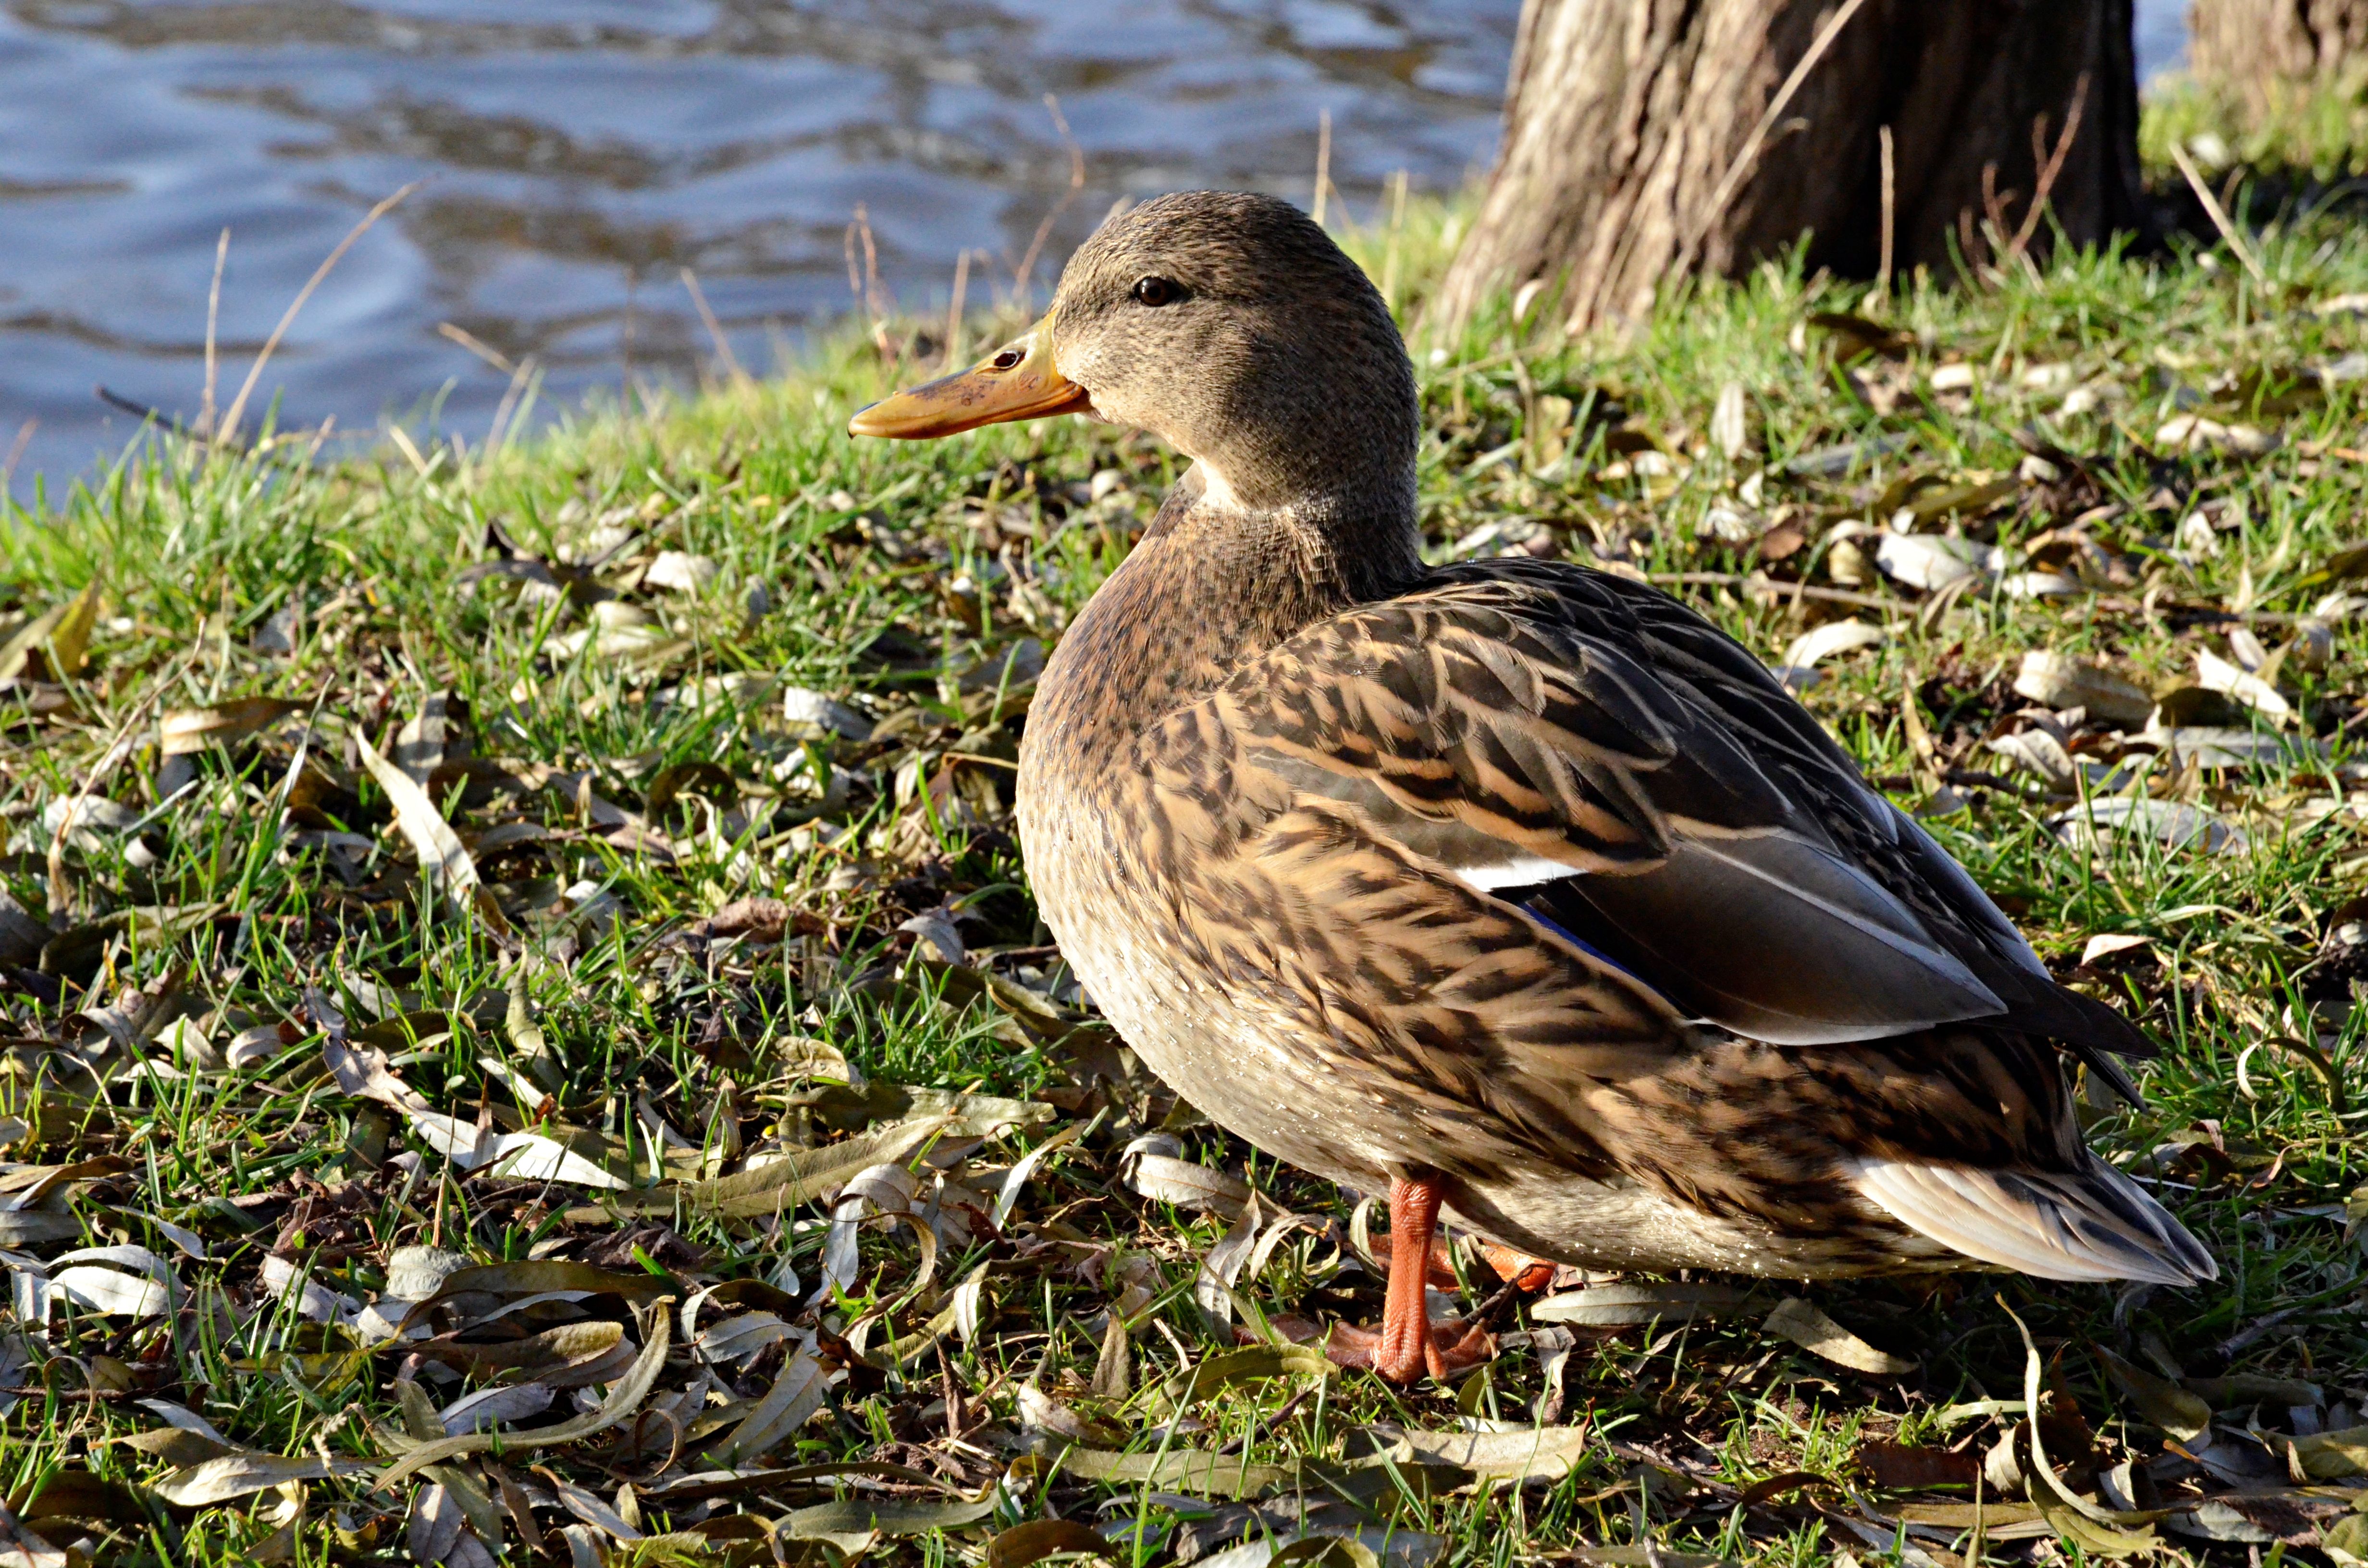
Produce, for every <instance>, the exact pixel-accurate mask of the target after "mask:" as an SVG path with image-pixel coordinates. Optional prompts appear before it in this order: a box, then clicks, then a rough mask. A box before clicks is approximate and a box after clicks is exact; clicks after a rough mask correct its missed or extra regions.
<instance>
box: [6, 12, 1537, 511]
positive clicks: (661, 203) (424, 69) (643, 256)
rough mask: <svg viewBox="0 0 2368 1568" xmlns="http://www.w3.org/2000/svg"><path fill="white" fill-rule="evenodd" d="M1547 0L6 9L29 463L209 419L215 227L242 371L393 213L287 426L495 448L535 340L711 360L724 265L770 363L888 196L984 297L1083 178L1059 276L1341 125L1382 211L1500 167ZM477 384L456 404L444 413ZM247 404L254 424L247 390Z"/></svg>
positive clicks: (12, 272) (275, 385) (236, 371)
mask: <svg viewBox="0 0 2368 1568" xmlns="http://www.w3.org/2000/svg"><path fill="white" fill-rule="evenodd" d="M1519 9H1520V6H1519V0H1356V3H1351V0H1182V3H1177V0H1094V3H1091V4H1084V3H1080V0H901V3H899V0H822V3H809V4H802V5H801V4H779V3H771V4H768V3H764V0H568V3H566V4H558V3H551V0H544V3H534V0H190V3H179V4H169V3H157V0H11V3H10V4H9V5H8V6H6V9H5V10H0V456H5V454H6V450H7V449H8V448H9V446H10V444H11V443H12V441H13V440H15V439H16V438H17V436H18V434H19V433H20V432H21V431H22V430H23V429H24V427H25V426H26V424H27V422H28V421H32V422H35V423H34V424H33V425H32V427H31V434H30V436H29V439H28V445H27V446H26V449H25V450H24V451H23V452H22V453H21V454H20V456H19V460H18V462H17V483H16V489H17V493H18V494H20V495H21V494H24V493H25V491H26V488H27V476H28V475H30V474H32V473H34V472H37V471H38V472H46V473H47V475H48V476H49V482H50V483H51V484H52V485H55V484H56V483H58V481H60V480H61V479H63V478H67V477H71V476H73V475H76V474H80V473H84V472H88V471H89V469H90V466H91V464H92V463H93V461H94V460H95V459H97V458H101V457H105V456H111V455H112V454H114V453H115V452H118V451H120V449H121V448H122V446H123V444H124V443H125V442H126V441H127V440H129V439H130V438H131V436H132V434H133V433H134V432H135V431H136V430H137V428H138V426H139V423H140V422H139V419H138V418H137V417H136V416H134V415H125V414H122V413H120V412H117V411H114V410H111V409H109V408H108V406H107V405H105V404H104V403H101V402H100V401H99V400H98V399H97V397H96V396H95V395H94V394H93V387H94V385H95V384H98V383H104V384H105V385H106V386H107V387H108V388H109V389H111V390H112V391H113V392H117V393H119V394H120V395H121V396H123V397H125V398H128V399H130V400H132V401H134V402H137V403H142V404H147V405H150V406H154V407H155V408H158V409H160V410H163V411H164V412H165V413H166V414H169V415H178V416H181V417H184V418H187V417H192V416H194V415H195V414H196V412H197V409H198V407H199V397H200V392H201V388H202V386H203V382H204V371H203V359H204V343H205V329H206V309H207V294H208V289H209V284H210V281H211V276H212V272H213V264H214V252H215V243H216V240H217V237H218V236H219V234H220V233H221V231H222V229H223V228H225V227H227V228H228V229H229V230H230V248H229V261H228V265H227V267H226V269H225V271H224V273H223V277H222V305H221V324H220V327H219V336H220V340H221V343H222V364H223V369H222V381H223V387H222V394H221V396H222V401H223V402H225V403H226V402H227V401H228V400H229V398H230V397H231V395H232V393H233V391H234V389H235V387H236V385H237V383H238V381H239V380H240V379H241V378H243V376H244V375H245V369H246V366H247V364H248V362H249V361H250V359H251V358H253V356H254V354H255V352H256V349H257V348H258V347H260V346H261V344H262V342H263V340H264V339H265V338H266V337H267V336H268V335H269V333H270V332H271V329H272V327H273V324H275V323H276V322H277V321H278V319H279V314H280V312H281V311H282V310H283V309H285V307H286V306H287V304H288V303H289V301H290V300H291V299H292V298H293V297H294V296H295V294H296V292H297V290H299V289H300V288H301V287H302V284H303V282H304V279H305V278H307V277H308V276H309V275H310V274H311V272H312V271H313V267H315V266H316V265H317V264H318V263H319V262H320V261H321V259H322V258H323V257H324V256H326V255H327V254H328V253H329V251H330V250H331V249H332V248H333V247H334V246H335V245H336V244H337V242H338V240H339V239H340V238H341V237H342V236H343V235H344V234H345V233H346V232H347V229H349V228H350V227H351V226H352V225H353V223H354V222H355V221H356V220H357V219H358V218H359V216H360V215H361V214H362V213H363V212H364V211H366V210H368V209H369V207H370V204H371V203H372V202H373V201H375V200H376V199H379V198H381V197H382V196H385V195H386V194H388V193H389V192H391V191H393V190H394V189H395V188H396V187H400V186H402V185H404V183H406V182H408V181H412V180H424V181H426V182H427V183H426V184H425V185H423V186H422V187H421V188H420V189H419V190H418V191H417V192H416V194H414V195H413V196H412V197H411V198H410V199H408V200H407V201H406V202H405V203H404V205H403V206H402V207H400V208H398V209H397V210H395V211H394V212H393V214H391V215H390V216H389V217H388V218H387V219H386V220H385V221H384V222H381V224H380V225H379V227H378V228H377V229H375V230H374V231H373V232H371V233H369V234H367V235H365V236H364V237H363V238H362V239H361V240H360V241H359V242H358V243H357V244H355V245H354V247H353V248H352V250H351V251H350V252H349V253H348V254H347V256H346V257H345V259H344V260H343V262H342V263H341V264H340V265H339V266H338V267H337V269H336V272H335V273H334V274H332V275H331V277H330V278H328V280H327V281H326V282H325V283H324V284H323V285H322V287H321V289H320V290H319V291H318V292H317V293H316V294H314V295H313V299H312V301H311V302H310V303H309V304H308V305H307V307H306V308H305V310H304V312H303V314H302V316H301V317H300V318H299V320H298V322H297V324H296V326H295V328H294V330H293V331H292V332H291V333H290V335H289V337H288V339H287V341H286V342H285V343H284V344H282V346H281V347H280V348H279V352H278V354H277V355H276V356H275V358H273V359H272V361H271V363H270V366H269V368H268V371H267V373H266V376H265V378H264V382H263V386H262V388H261V391H260V392H259V394H258V397H259V398H260V397H266V396H268V395H269V394H270V393H272V392H279V394H280V396H281V399H282V402H281V409H282V413H281V419H282V423H283V424H287V425H305V426H313V425H317V424H318V423H319V422H320V421H321V420H323V419H324V418H325V417H328V416H331V415H334V416H335V417H336V421H337V424H338V427H339V428H340V429H345V430H358V431H361V432H368V431H370V430H371V429H373V428H375V427H376V426H378V425H379V423H380V422H381V419H383V418H385V417H388V416H397V417H403V418H405V419H415V418H419V417H422V416H424V415H427V413H428V412H429V411H430V410H431V409H434V410H435V413H436V417H437V419H438V421H439V422H440V426H441V427H442V428H444V429H447V430H450V431H455V432H458V433H460V434H462V435H464V436H466V437H469V438H470V439H472V440H474V439H477V438H479V437H482V436H483V435H484V432H485V431H486V429H487V427H488V426H489V423H490V421H491V420H492V418H493V415H494V414H495V409H496V406H497V405H498V403H500V400H501V398H502V396H503V394H504V392H506V391H507V388H508V385H509V378H508V377H507V376H506V375H504V374H503V373H501V372H500V371H499V370H497V369H494V368H493V367H492V366H490V365H489V364H487V363H485V362H484V361H483V360H481V359H480V358H477V357H476V356H474V355H472V353H471V352H469V351H468V350H467V349H465V348H463V347H461V346H460V345H458V344H456V343H455V342H453V341H451V340H450V338H448V337H447V336H445V335H442V334H440V333H439V332H438V327H439V324H444V323H450V324H454V325H456V326H458V327H460V328H461V329H462V330H464V331H466V332H467V333H469V334H471V335H473V336H474V337H475V338H477V339H478V340H480V341H481V342H483V343H484V344H485V345H487V346H488V347H490V348H492V349H493V350H494V351H495V352H496V353H498V354H500V355H501V356H503V357H504V358H507V359H509V360H512V361H517V360H519V359H522V358H525V357H527V356H529V355H530V356H532V357H533V358H535V360H536V361H537V362H538V363H539V364H540V365H541V366H542V367H543V368H544V369H545V370H546V372H547V374H548V378H549V380H548V383H547V384H548V387H549V396H550V397H551V398H552V400H553V401H558V402H564V401H568V400H571V399H573V398H575V397H576V396H578V395H580V394H582V393H583V392H586V390H588V389H592V388H596V387H604V386H605V387H608V388H610V389H614V388H616V387H617V386H618V385H619V384H620V382H621V381H622V380H623V378H624V377H625V376H626V374H627V373H628V369H629V368H630V370H631V373H632V374H633V375H634V376H635V377H637V378H640V379H643V380H645V381H684V380H687V379H689V378H691V377H693V376H695V375H696V374H698V373H699V371H700V369H701V368H702V367H705V366H712V363H713V351H712V347H711V345H710V338H709V335H708V333H707V331H706V329H705V328H704V327H703V326H702V325H701V324H700V320H699V317H698V315H697V313H696V312H695V310H694V308H693V306H692V301H691V299H690V296H689V291H688V290H687V289H686V288H685V285H684V283H683V281H682V279H681V276H680V274H681V271H682V269H683V268H685V267H689V268H690V269H692V271H693V272H694V273H695V274H696V276H697V278H698V279H699V281H700V285H701V287H702V288H703V290H704V291H705V294H706V298H707V301H708V302H709V304H710V305H711V306H712V308H713V310H714V312H715V313H716V314H717V316H718V317H719V318H720V319H721V321H722V323H723V328H724V331H725V332H726V334H727V335H728V336H729V338H730V341H731V343H732V347H733V348H734V352H735V353H736V355H737V356H738V358H739V359H740V360H741V361H742V362H743V363H744V364H746V365H747V366H748V367H749V368H751V369H757V370H759V371H761V370H763V369H767V368H769V367H770V366H772V365H774V364H775V363H777V362H778V360H779V358H780V355H781V353H782V352H783V350H784V348H785V347H788V346H791V345H793V344H794V342H795V340H796V339H797V337H798V335H799V334H800V332H801V330H802V329H803V328H805V327H806V326H808V325H809V324H814V323H816V322H818V321H825V320H828V319H831V318H833V317H836V316H837V315H838V314H840V313H842V312H845V311H846V309H847V308H848V304H849V302H850V296H849V293H848V278H847V266H846V261H845V240H846V232H847V225H848V220H849V217H850V215H851V214H852V213H853V211H854V210H855V208H856V207H857V205H858V204H859V203H861V204H864V206H865V207H866V208H867V210H868V212H869V214H870V220H871V227H872V230H873V232H874V234H875V236H876V242H877V246H878V256H879V267H880V271H881V275H882V279H883V281H884V282H885V284H886V285H887V286H888V287H889V288H891V289H893V290H894V291H895V293H896V295H897V297H898V298H899V299H900V300H902V301H906V302H908V303H912V304H916V305H917V304H920V303H922V302H924V301H943V300H944V299H945V297H946V295H947V293H948V291H949V288H950V284H951V275H952V271H953V267H954V259H955V256H956V255H957V253H959V252H960V251H961V250H962V249H963V248H964V247H978V248H980V249H983V250H984V251H985V252H987V253H989V255H990V256H992V257H993V258H994V259H993V261H992V263H991V264H990V263H988V262H987V261H985V260H981V261H979V262H978V263H976V277H975V281H974V282H973V293H972V295H971V298H972V299H973V300H978V299H980V298H981V297H982V296H983V295H984V294H985V286H986V285H987V283H988V282H989V275H990V274H993V275H995V276H997V277H999V278H1001V280H1002V282H1003V284H1004V285H1005V286H1006V287H1008V284H1009V281H1010V269H1011V267H1012V266H1013V264H1014V263H1016V262H1017V261H1018V259H1019V257H1020V256H1022V254H1023V253H1024V252H1025V251H1026V250H1027V248H1028V245H1029V243H1030V239H1031V237H1032V236H1033V235H1034V233H1035V232H1036V229H1037V226H1038V224H1039V223H1040V222H1042V219H1043V217H1044V215H1045V214H1046V213H1047V212H1048V211H1050V210H1052V209H1053V207H1054V205H1055V204H1056V203H1057V202H1058V201H1059V200H1060V199H1061V198H1062V196H1063V194H1064V190H1065V188H1066V187H1067V185H1068V180H1069V171H1070V161H1069V154H1068V153H1067V151H1066V149H1065V147H1064V142H1063V141H1062V138H1061V135H1060V133H1059V131H1057V130H1056V129H1055V127H1054V123H1053V117H1052V115H1051V113H1050V112H1049V111H1048V110H1047V108H1045V106H1044V104H1043V102H1042V99H1043V97H1044V95H1045V94H1047V93H1052V94H1054V95H1056V96H1057V98H1058V101H1059V105H1060V108H1061V111H1062V113H1063V114H1064V115H1065V117H1066V119H1067V123H1068V125H1069V127H1070V129H1071V131H1073V132H1074V134H1075V137H1076V143H1077V145H1078V147H1079V148H1080V149H1081V150H1082V153H1083V155H1084V159H1085V166H1086V176H1087V180H1086V187H1085V189H1084V190H1083V191H1082V192H1080V193H1079V194H1078V195H1077V196H1076V199H1074V200H1072V201H1071V202H1070V203H1069V205H1068V206H1067V207H1066V209H1065V210H1064V211H1063V213H1062V216H1061V218H1060V220H1059V222H1057V223H1056V224H1055V225H1054V228H1053V234H1052V236H1051V238H1050V240H1049V242H1048V244H1047V248H1046V254H1045V257H1044V261H1043V263H1042V264H1041V265H1040V266H1039V267H1038V268H1037V272H1036V277H1037V278H1038V280H1039V281H1040V282H1043V281H1048V280H1049V276H1050V274H1051V273H1052V272H1053V271H1056V270H1057V268H1058V266H1059V263H1060V259H1061V258H1062V257H1063V256H1065V255H1066V254H1067V252H1068V250H1069V248H1070V247H1071V246H1072V245H1074V244H1076V241H1077V240H1078V239H1080V238H1082V237H1083V235H1084V234H1085V233H1087V231H1088V230H1089V229H1091V227H1092V226H1093V224H1094V223H1095V222H1097V221H1098V220H1099V217H1100V216H1101V214H1102V213H1103V212H1104V211H1106V210H1108V209H1109V207H1110V203H1111V202H1112V201H1113V200H1114V199H1117V198H1119V197H1120V196H1122V195H1144V194H1150V193H1155V192H1157V191H1161V190H1167V189H1172V188H1176V187H1190V186H1231V187H1254V188H1262V189H1269V190H1273V191H1276V192H1278V193H1280V194H1283V195H1287V196H1292V197H1295V198H1297V199H1300V200H1302V201H1304V200H1305V199H1307V198H1308V196H1309V194H1310V193H1311V190H1312V186H1313V179H1314V173H1315V160H1316V142H1317V126H1318V119H1319V116H1320V115H1321V114H1322V113H1323V112H1324V111H1326V110H1328V111H1329V112H1330V114H1331V116H1332V120H1333V127H1334V136H1335V140H1334V151H1333V159H1332V173H1333V178H1334V180H1335V181H1336V182H1337V183H1338V186H1339V187H1340V188H1341V189H1342V191H1343V192H1344V193H1345V195H1346V197H1347V199H1348V200H1349V205H1350V209H1351V210H1352V211H1353V212H1355V213H1356V214H1357V215H1358V216H1360V218H1362V217H1367V216H1370V215H1371V212H1372V210H1373V208H1374V206H1375V204H1376V203H1377V202H1379V201H1380V200H1381V199H1382V197H1383V191H1384V189H1385V182H1386V181H1388V180H1389V178H1390V177H1391V176H1392V174H1393V173H1394V171H1395V170H1397V169H1400V168H1403V169H1406V171H1407V172H1408V174H1409V176H1410V177H1411V179H1412V180H1413V182H1414V183H1415V185H1416V186H1417V187H1418V188H1419V187H1452V186H1453V185H1455V184H1457V183H1458V182H1460V181H1462V180H1463V179H1464V178H1466V177H1467V176H1468V175H1469V174H1470V173H1471V172H1472V171H1474V169H1475V168H1478V167H1481V166H1483V165H1486V161H1487V159H1488V157H1489V155H1490V153H1491V151H1492V149H1493V148H1494V145H1495V142H1496V135H1497V116H1498V108H1499V98H1500V95H1501V93H1502V90H1503V84H1504V76H1505V69H1506V64H1507V62H1508V58H1509V55H1510V52H1511V41H1512V33H1513V27H1514V23H1515V20H1516V18H1517V17H1518V14H1519ZM438 400H440V408H437V406H436V405H437V404H438ZM249 423H250V426H251V425H252V417H251V416H250V421H249Z"/></svg>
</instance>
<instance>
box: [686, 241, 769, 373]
mask: <svg viewBox="0 0 2368 1568" xmlns="http://www.w3.org/2000/svg"><path fill="white" fill-rule="evenodd" d="M682 286H683V287H684V288H686V289H688V290H690V302H691V303H692V304H693V305H695V306H697V307H698V309H699V319H700V321H702V322H704V323H705V324H707V335H708V336H710V337H712V338H713V339H714V340H715V356H716V358H719V359H721V360H723V373H724V374H725V375H727V376H730V377H731V378H732V384H733V385H734V386H738V387H753V386H755V385H756V384H757V381H756V378H755V377H753V376H751V375H749V374H748V372H747V371H746V370H744V369H741V368H740V360H739V358H738V356H736V355H734V353H733V352H732V340H731V339H730V338H728V337H726V336H724V335H723V323H722V322H720V321H717V320H716V319H715V312H713V311H712V310H709V309H708V308H707V294H706V292H705V291H704V290H701V289H700V286H699V274H698V273H696V272H693V271H692V270H691V269H690V268H689V267H684V268H683V269H682Z"/></svg>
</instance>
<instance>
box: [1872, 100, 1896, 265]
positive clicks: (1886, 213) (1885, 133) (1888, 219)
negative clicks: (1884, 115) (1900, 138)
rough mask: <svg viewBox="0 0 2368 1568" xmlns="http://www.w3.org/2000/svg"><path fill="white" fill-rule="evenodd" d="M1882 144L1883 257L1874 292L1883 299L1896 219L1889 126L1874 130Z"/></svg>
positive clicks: (1894, 181) (1894, 178)
mask: <svg viewBox="0 0 2368 1568" xmlns="http://www.w3.org/2000/svg"><path fill="white" fill-rule="evenodd" d="M1875 137H1876V140H1877V141H1878V142H1881V143H1882V146H1883V258H1882V261H1881V263H1880V265H1878V266H1877V267H1876V268H1875V273H1874V278H1875V281H1874V288H1875V292H1877V293H1879V294H1881V295H1882V296H1883V297H1884V299H1885V300H1888V299H1890V298H1891V256H1892V236H1893V233H1895V226H1896V222H1897V219H1898V210H1899V182H1898V174H1897V170H1896V169H1895V168H1894V167H1893V165H1892V152H1891V127H1889V126H1888V125H1886V126H1884V127H1883V128H1882V129H1881V130H1879V131H1876V132H1875Z"/></svg>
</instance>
